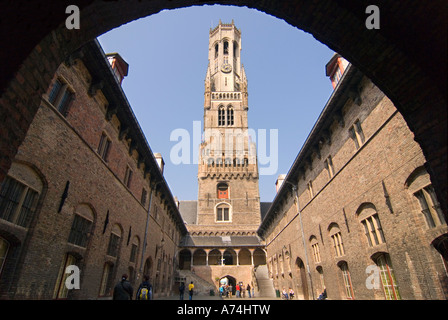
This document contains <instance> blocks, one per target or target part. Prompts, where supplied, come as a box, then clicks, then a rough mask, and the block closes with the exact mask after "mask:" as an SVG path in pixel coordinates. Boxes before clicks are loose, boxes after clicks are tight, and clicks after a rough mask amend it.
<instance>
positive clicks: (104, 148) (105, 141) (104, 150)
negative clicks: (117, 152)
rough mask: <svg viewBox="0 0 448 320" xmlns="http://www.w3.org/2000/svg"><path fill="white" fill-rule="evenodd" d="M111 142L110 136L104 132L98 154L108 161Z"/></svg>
mask: <svg viewBox="0 0 448 320" xmlns="http://www.w3.org/2000/svg"><path fill="white" fill-rule="evenodd" d="M110 144H111V142H110V140H109V138H108V137H107V135H106V134H105V133H103V134H102V135H101V139H100V144H99V145H98V154H99V155H100V157H101V158H102V159H103V160H104V161H107V156H108V154H109V149H110Z"/></svg>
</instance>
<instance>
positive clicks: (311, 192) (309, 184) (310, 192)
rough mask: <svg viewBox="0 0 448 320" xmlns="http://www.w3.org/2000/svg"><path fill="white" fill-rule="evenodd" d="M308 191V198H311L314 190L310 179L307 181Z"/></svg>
mask: <svg viewBox="0 0 448 320" xmlns="http://www.w3.org/2000/svg"><path fill="white" fill-rule="evenodd" d="M308 192H309V195H310V199H312V198H313V197H314V192H313V183H312V182H311V180H310V181H309V182H308Z"/></svg>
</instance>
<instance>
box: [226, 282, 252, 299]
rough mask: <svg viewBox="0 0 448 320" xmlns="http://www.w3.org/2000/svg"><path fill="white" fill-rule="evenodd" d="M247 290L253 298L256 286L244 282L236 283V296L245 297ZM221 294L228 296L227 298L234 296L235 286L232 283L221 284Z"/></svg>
mask: <svg viewBox="0 0 448 320" xmlns="http://www.w3.org/2000/svg"><path fill="white" fill-rule="evenodd" d="M246 292H247V294H248V296H249V298H252V297H254V296H255V293H254V288H253V287H251V286H250V284H247V286H244V285H243V282H238V283H237V284H236V285H235V297H236V298H245V297H246ZM219 296H220V297H226V298H232V296H233V287H232V285H231V284H230V285H229V284H221V286H220V287H219Z"/></svg>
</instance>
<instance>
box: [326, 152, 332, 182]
mask: <svg viewBox="0 0 448 320" xmlns="http://www.w3.org/2000/svg"><path fill="white" fill-rule="evenodd" d="M325 167H326V168H327V172H328V177H329V178H330V179H331V178H333V176H334V167H333V160H332V159H331V156H328V158H327V159H326V160H325Z"/></svg>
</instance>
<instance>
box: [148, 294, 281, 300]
mask: <svg viewBox="0 0 448 320" xmlns="http://www.w3.org/2000/svg"><path fill="white" fill-rule="evenodd" d="M154 300H179V296H170V297H160V298H156V299H154ZM185 300H188V295H187V294H186V295H184V301H185ZM193 300H223V301H226V300H228V301H243V300H281V299H280V298H270V297H257V296H256V297H254V298H248V297H245V298H236V297H232V298H221V297H219V296H210V295H195V296H194V297H193Z"/></svg>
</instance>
